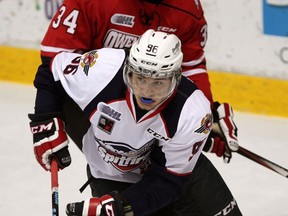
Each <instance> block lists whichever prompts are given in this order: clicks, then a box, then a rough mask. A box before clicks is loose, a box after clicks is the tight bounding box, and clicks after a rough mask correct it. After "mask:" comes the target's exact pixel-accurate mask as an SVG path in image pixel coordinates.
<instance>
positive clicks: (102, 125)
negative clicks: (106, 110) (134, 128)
mask: <svg viewBox="0 0 288 216" xmlns="http://www.w3.org/2000/svg"><path fill="white" fill-rule="evenodd" d="M114 124H115V121H113V120H111V119H109V118H107V117H105V116H103V115H101V116H100V118H99V121H98V128H99V129H100V130H102V131H104V132H106V133H108V134H111V132H112V129H113V127H114Z"/></svg>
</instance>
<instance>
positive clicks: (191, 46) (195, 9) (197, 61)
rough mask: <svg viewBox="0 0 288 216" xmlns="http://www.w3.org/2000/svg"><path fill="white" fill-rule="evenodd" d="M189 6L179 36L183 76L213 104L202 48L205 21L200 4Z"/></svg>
mask: <svg viewBox="0 0 288 216" xmlns="http://www.w3.org/2000/svg"><path fill="white" fill-rule="evenodd" d="M197 2H198V3H196V1H195V4H194V6H190V4H191V2H190V3H189V6H190V7H188V8H190V10H189V11H190V13H191V14H190V16H189V19H188V18H187V22H185V23H184V24H183V26H184V27H183V28H184V31H183V33H182V34H181V35H180V38H181V41H182V51H183V54H184V59H183V63H182V69H183V75H184V76H186V77H187V78H189V79H190V80H192V81H193V82H194V83H195V84H196V85H197V86H198V88H199V89H201V90H202V91H203V93H204V94H205V96H206V97H207V99H208V100H209V101H210V103H211V105H212V104H213V97H212V92H211V88H210V81H209V76H208V73H207V66H206V58H205V52H204V48H205V45H206V42H207V39H208V27H207V21H206V19H205V16H204V11H203V9H202V6H201V3H200V2H199V1H197ZM187 4H188V3H187Z"/></svg>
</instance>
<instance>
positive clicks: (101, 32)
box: [37, 0, 238, 162]
mask: <svg viewBox="0 0 288 216" xmlns="http://www.w3.org/2000/svg"><path fill="white" fill-rule="evenodd" d="M151 28H152V29H154V30H158V31H163V32H167V33H173V34H176V35H177V36H178V37H179V38H180V40H181V42H182V51H183V54H184V56H183V63H182V67H183V71H182V73H183V75H184V76H186V77H188V78H189V79H190V80H192V81H193V82H194V83H195V84H196V85H197V86H198V87H199V88H200V89H201V90H202V91H203V92H204V94H205V96H206V97H207V98H208V99H209V101H210V102H211V107H213V114H214V120H215V122H216V126H217V127H218V128H220V130H218V132H216V130H213V131H212V133H211V134H210V137H209V139H208V141H207V144H206V146H205V148H204V150H205V151H207V152H213V153H216V155H217V156H219V157H220V156H223V158H224V159H225V161H227V162H229V161H230V158H231V156H232V155H231V151H233V150H237V148H234V149H230V146H231V145H230V143H231V144H232V145H234V146H237V145H238V140H237V127H236V125H235V124H234V121H233V112H232V108H231V106H230V105H229V104H227V103H223V104H219V103H218V102H215V103H213V97H212V93H211V89H210V82H209V78H208V73H207V71H206V60H205V55H204V50H203V49H204V47H205V44H206V41H207V23H206V20H205V17H204V14H203V10H202V6H201V3H200V1H199V0H125V1H123V0H105V1H100V0H90V1H87V0H64V1H63V4H62V5H61V6H60V7H59V10H58V12H57V13H56V14H55V16H54V17H53V19H52V20H51V23H50V26H49V29H48V31H47V32H46V34H45V37H44V39H43V41H42V43H41V57H42V62H43V63H42V65H41V66H40V67H39V69H38V75H37V76H42V77H45V76H47V73H49V64H50V61H51V58H52V57H53V56H54V55H55V54H56V53H58V52H59V51H69V52H74V51H76V50H82V51H88V50H92V49H97V48H101V47H112V48H124V49H130V47H131V45H132V44H133V42H135V41H136V40H137V38H138V37H139V35H141V34H142V33H143V32H144V31H145V30H147V29H151ZM71 106H73V105H71V104H69V105H68V107H70V109H69V110H71ZM65 107H66V106H65ZM64 110H65V111H64V113H65V119H66V124H67V132H68V134H69V135H70V137H71V138H72V139H73V140H74V141H75V143H76V144H77V145H78V146H79V148H80V149H81V148H82V147H81V146H82V143H81V135H78V134H77V133H79V130H76V129H75V128H73V125H74V124H77V123H76V122H75V121H76V120H74V119H73V116H75V111H72V112H71V113H73V114H72V115H70V112H69V110H68V111H67V110H66V109H65V108H64ZM42 111H43V110H39V112H42ZM66 111H67V112H66ZM79 119H81V120H80V122H82V123H83V121H84V120H83V119H82V118H81V115H80V117H79ZM219 126H220V127H219ZM86 129H87V127H84V126H83V128H82V130H83V133H84V132H85V130H86ZM219 131H220V134H219ZM75 134H76V135H75ZM79 137H80V138H79Z"/></svg>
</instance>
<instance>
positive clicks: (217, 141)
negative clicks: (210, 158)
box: [203, 131, 226, 157]
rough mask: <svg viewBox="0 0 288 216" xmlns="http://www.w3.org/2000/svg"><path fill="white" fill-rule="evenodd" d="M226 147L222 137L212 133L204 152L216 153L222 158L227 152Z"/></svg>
mask: <svg viewBox="0 0 288 216" xmlns="http://www.w3.org/2000/svg"><path fill="white" fill-rule="evenodd" d="M225 145H226V143H225V141H224V140H223V139H222V138H221V137H220V135H219V134H216V133H214V132H213V131H211V133H210V134H209V136H208V139H207V141H206V143H205V146H204V148H203V150H204V151H205V152H210V153H215V154H216V155H217V156H218V157H222V156H223V155H224V152H225Z"/></svg>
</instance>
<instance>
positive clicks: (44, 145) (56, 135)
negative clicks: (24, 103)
mask: <svg viewBox="0 0 288 216" xmlns="http://www.w3.org/2000/svg"><path fill="white" fill-rule="evenodd" d="M59 116H60V115H59V114H55V113H49V114H29V115H28V117H29V118H30V120H31V122H30V129H31V132H32V134H33V143H34V154H35V157H36V160H37V161H38V163H39V164H40V165H41V166H42V167H43V168H44V169H45V170H50V168H51V166H50V163H51V160H50V159H51V157H54V158H55V159H56V160H57V162H58V166H59V168H60V169H64V168H65V167H67V166H69V165H70V163H71V157H70V153H69V151H68V143H69V141H68V138H67V135H66V132H65V129H64V128H65V126H64V122H63V120H62V119H60V118H59Z"/></svg>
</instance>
